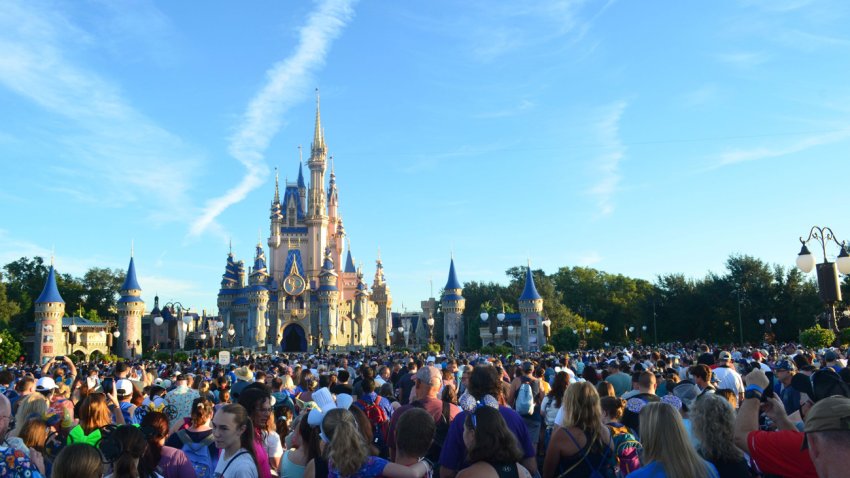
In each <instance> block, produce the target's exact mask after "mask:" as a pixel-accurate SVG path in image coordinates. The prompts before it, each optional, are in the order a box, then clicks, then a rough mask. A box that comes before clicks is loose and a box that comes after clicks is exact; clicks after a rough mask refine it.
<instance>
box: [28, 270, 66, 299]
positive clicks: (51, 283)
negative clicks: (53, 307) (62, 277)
mask: <svg viewBox="0 0 850 478" xmlns="http://www.w3.org/2000/svg"><path fill="white" fill-rule="evenodd" d="M47 302H58V303H62V304H64V303H65V301H64V300H63V299H62V296H61V295H59V288H58V287H56V272H55V271H54V269H53V260H52V259H51V264H50V272H48V273H47V281H45V283H44V289H43V290H42V291H41V295H39V296H38V299H36V300H35V303H36V304H44V303H47Z"/></svg>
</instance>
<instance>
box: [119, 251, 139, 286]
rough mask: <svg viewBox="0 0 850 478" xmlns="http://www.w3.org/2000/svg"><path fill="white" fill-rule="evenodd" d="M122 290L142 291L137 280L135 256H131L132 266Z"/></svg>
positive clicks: (128, 270)
mask: <svg viewBox="0 0 850 478" xmlns="http://www.w3.org/2000/svg"><path fill="white" fill-rule="evenodd" d="M121 290H142V288H141V287H140V286H139V281H138V280H137V279H136V263H135V261H134V259H133V256H130V266H129V267H128V268H127V277H126V278H125V279H124V285H122V286H121Z"/></svg>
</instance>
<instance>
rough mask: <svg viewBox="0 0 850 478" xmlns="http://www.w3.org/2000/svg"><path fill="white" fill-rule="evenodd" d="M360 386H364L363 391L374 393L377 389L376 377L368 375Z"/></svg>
mask: <svg viewBox="0 0 850 478" xmlns="http://www.w3.org/2000/svg"><path fill="white" fill-rule="evenodd" d="M360 386H361V387H363V393H372V392H374V391H375V379H374V378H372V377H366V378H364V379H363V380H361V381H360Z"/></svg>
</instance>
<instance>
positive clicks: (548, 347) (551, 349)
mask: <svg viewBox="0 0 850 478" xmlns="http://www.w3.org/2000/svg"><path fill="white" fill-rule="evenodd" d="M540 351H541V352H548V353H552V352H554V351H555V346H554V345H552V344H544V345H542V346H541V347H540Z"/></svg>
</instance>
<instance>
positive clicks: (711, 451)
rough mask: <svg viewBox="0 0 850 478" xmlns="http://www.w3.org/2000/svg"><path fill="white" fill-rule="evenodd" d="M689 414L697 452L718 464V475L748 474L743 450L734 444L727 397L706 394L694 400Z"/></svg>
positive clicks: (735, 476) (730, 477)
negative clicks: (696, 441) (696, 440)
mask: <svg viewBox="0 0 850 478" xmlns="http://www.w3.org/2000/svg"><path fill="white" fill-rule="evenodd" d="M690 416H691V424H692V425H693V432H694V435H695V436H696V437H697V439H698V440H699V447H698V448H697V452H699V454H700V455H701V456H702V457H703V458H705V459H706V460H708V461H709V463H711V464H712V465H714V467H715V468H717V471H718V473H719V474H720V478H749V476H750V469H749V467H748V466H747V461H746V459H745V458H744V453H743V452H742V451H741V449H739V448H738V447H737V446H735V410H734V409H733V408H732V405H731V404H730V403H729V401H728V400H727V399H725V398H723V397H721V396H719V395H716V394H713V393H709V394H706V395H704V396H703V397H702V398H700V399H699V400H697V401H696V403H694V407H693V410H691V415H690Z"/></svg>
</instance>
